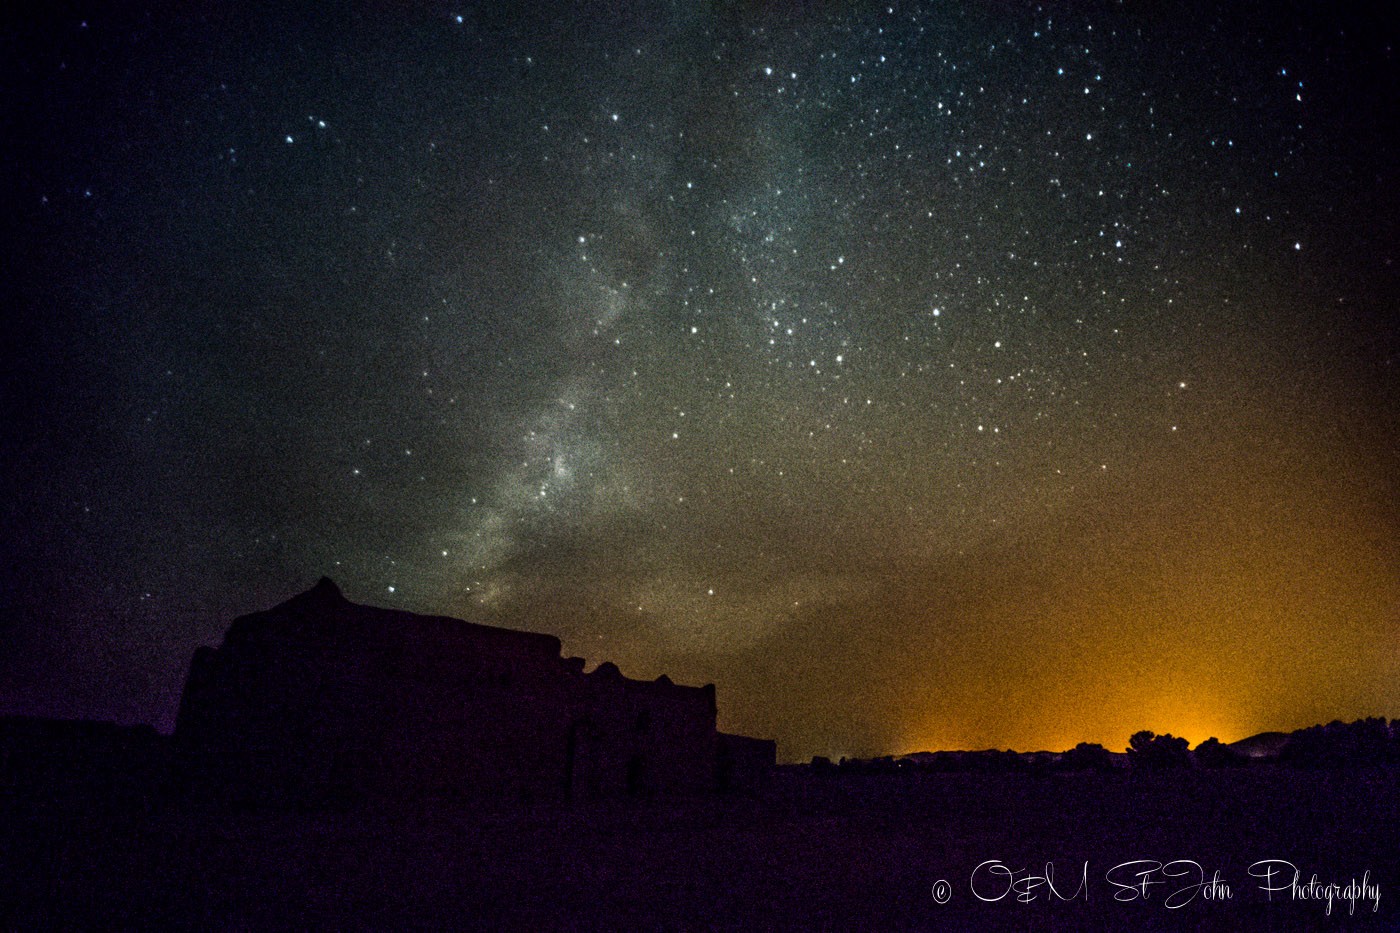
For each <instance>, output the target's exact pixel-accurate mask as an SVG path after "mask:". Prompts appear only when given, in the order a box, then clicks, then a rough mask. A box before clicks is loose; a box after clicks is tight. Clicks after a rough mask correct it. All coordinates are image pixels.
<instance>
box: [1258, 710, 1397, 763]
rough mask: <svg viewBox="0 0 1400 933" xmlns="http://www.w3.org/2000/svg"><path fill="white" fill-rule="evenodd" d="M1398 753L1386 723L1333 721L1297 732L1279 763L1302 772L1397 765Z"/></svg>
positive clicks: (1379, 719) (1289, 741) (1376, 721)
mask: <svg viewBox="0 0 1400 933" xmlns="http://www.w3.org/2000/svg"><path fill="white" fill-rule="evenodd" d="M1394 751H1395V743H1394V739H1393V737H1392V730H1391V727H1390V725H1389V724H1387V723H1386V721H1385V720H1384V719H1382V718H1380V717H1375V718H1371V719H1358V720H1356V721H1355V722H1353V723H1350V724H1348V723H1344V722H1341V721H1340V720H1333V721H1332V722H1329V723H1328V724H1327V725H1325V726H1309V727H1308V728H1306V729H1299V730H1298V731H1297V732H1294V733H1293V734H1292V735H1290V736H1289V737H1288V744H1287V745H1285V746H1284V747H1283V751H1282V752H1281V753H1280V754H1279V760H1280V761H1282V762H1285V763H1287V764H1290V765H1293V766H1295V767H1300V768H1340V767H1344V766H1347V765H1377V764H1384V763H1385V762H1387V761H1394V760H1395V756H1394Z"/></svg>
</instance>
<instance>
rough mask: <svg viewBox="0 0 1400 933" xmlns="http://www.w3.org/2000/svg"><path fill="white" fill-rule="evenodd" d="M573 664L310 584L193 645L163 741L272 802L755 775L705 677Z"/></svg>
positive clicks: (549, 790)
mask: <svg viewBox="0 0 1400 933" xmlns="http://www.w3.org/2000/svg"><path fill="white" fill-rule="evenodd" d="M583 668H584V661H583V659H582V658H563V657H561V656H560V642H559V639H557V638H555V637H554V636H552V635H543V634H537V633H532V632H519V631H512V630H510V629H502V628H494V627H490V626H484V625H476V624H473V623H469V622H464V621H461V620H459V619H450V618H445V617H434V616H422V615H417V614H414V613H410V612H402V611H396V610H389V609H379V608H375V607H372V606H361V605H357V604H355V603H351V602H349V601H348V600H346V599H345V597H344V596H342V595H341V593H340V590H339V589H338V588H337V587H336V585H335V584H334V583H332V582H331V581H330V580H327V579H324V578H323V579H322V580H321V581H320V582H319V583H318V584H317V585H316V586H315V587H314V588H312V589H311V590H309V591H307V592H305V593H302V594H301V595H299V596H295V597H293V598H292V599H290V600H288V601H287V602H285V603H283V604H281V605H280V606H276V607H275V608H273V609H270V610H267V611H266V612H259V613H254V614H252V615H247V616H243V617H241V618H239V619H237V620H235V621H234V623H233V625H232V626H231V627H230V628H229V630H228V632H227V633H226V634H225V636H224V641H223V644H222V645H221V646H220V647H218V648H207V647H205V648H200V649H199V650H198V651H196V652H195V656H194V662H193V665H192V667H191V670H190V675H189V680H188V683H187V684H186V686H185V692H184V696H183V697H182V699H181V703H180V712H179V716H178V719H177V721H176V727H175V743H176V747H177V750H178V753H179V755H180V757H181V760H182V761H183V762H184V763H185V767H186V769H187V773H189V774H190V776H191V779H192V780H193V781H194V782H195V783H197V784H200V785H209V786H211V787H217V788H222V789H223V790H224V791H225V792H227V793H230V794H232V795H233V796H235V797H238V798H243V799H247V800H252V801H261V802H270V803H278V802H281V803H302V802H311V803H314V802H324V801H328V800H337V799H350V800H353V799H363V798H384V797H388V798H422V797H460V798H464V799H477V798H483V797H485V798H493V799H503V800H512V801H536V800H577V799H593V798H598V797H610V796H627V795H630V796H647V795H651V794H696V793H704V792H709V791H712V790H714V789H716V787H717V785H718V784H719V783H720V782H723V783H724V784H725V786H726V787H728V786H733V785H734V784H735V783H736V781H737V780H749V779H750V778H751V776H752V775H754V774H757V772H759V771H761V770H762V765H761V763H760V761H761V760H762V759H763V756H764V754H765V752H764V750H761V749H759V748H758V746H755V745H752V744H748V745H746V744H744V743H746V742H747V743H753V742H757V741H758V740H745V739H742V737H727V736H726V737H724V739H723V744H721V736H720V734H719V733H718V732H717V731H716V729H715V690H714V685H712V684H708V685H706V686H704V687H686V686H680V685H677V684H673V683H672V682H671V681H670V679H669V678H667V677H665V676H664V675H663V676H662V677H659V678H657V679H656V680H655V681H640V680H631V679H629V678H626V677H624V676H622V674H621V672H619V671H618V669H617V667H616V666H615V665H613V664H611V663H603V664H600V665H599V666H598V667H597V669H595V670H593V671H592V672H589V673H584V670H583ZM759 744H760V745H764V746H766V754H767V758H766V761H767V762H768V764H769V766H770V767H771V765H772V761H773V756H772V751H773V747H772V743H759ZM721 748H723V749H726V752H725V755H724V756H721V755H720V750H721ZM736 750H737V751H736ZM736 762H737V764H736Z"/></svg>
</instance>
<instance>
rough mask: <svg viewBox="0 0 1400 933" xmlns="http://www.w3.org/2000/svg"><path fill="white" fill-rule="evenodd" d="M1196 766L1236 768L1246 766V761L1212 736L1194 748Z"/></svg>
mask: <svg viewBox="0 0 1400 933" xmlns="http://www.w3.org/2000/svg"><path fill="white" fill-rule="evenodd" d="M1194 754H1195V756H1196V764H1198V765H1200V766H1201V767H1202V768H1238V767H1240V766H1241V765H1244V764H1247V763H1248V759H1246V758H1245V756H1243V755H1241V754H1240V753H1239V752H1237V751H1235V750H1234V749H1233V748H1231V747H1230V746H1228V745H1222V744H1221V742H1220V740H1219V739H1217V738H1215V737H1214V736H1212V737H1210V738H1208V739H1206V740H1205V741H1204V742H1202V743H1201V744H1200V745H1197V746H1196V750H1195V752H1194Z"/></svg>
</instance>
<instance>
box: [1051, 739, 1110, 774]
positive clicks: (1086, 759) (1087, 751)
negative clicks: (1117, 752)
mask: <svg viewBox="0 0 1400 933" xmlns="http://www.w3.org/2000/svg"><path fill="white" fill-rule="evenodd" d="M1060 766H1061V767H1062V768H1064V769H1065V770H1066V771H1109V770H1112V768H1113V756H1112V755H1110V754H1109V751H1108V749H1106V748H1104V747H1103V746H1102V745H1100V744H1098V743H1097V742H1080V743H1079V744H1078V745H1076V746H1074V748H1072V749H1070V750H1069V751H1067V752H1065V754H1064V756H1063V757H1062V758H1061V759H1060Z"/></svg>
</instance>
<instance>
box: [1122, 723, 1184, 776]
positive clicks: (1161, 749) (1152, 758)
mask: <svg viewBox="0 0 1400 933" xmlns="http://www.w3.org/2000/svg"><path fill="white" fill-rule="evenodd" d="M1128 759H1129V760H1130V761H1131V762H1132V763H1133V767H1134V768H1150V769H1152V770H1154V771H1160V770H1165V769H1168V768H1183V767H1186V766H1188V765H1190V764H1191V754H1190V752H1188V751H1187V744H1186V740H1185V739H1179V738H1177V737H1176V736H1174V735H1172V734H1171V733H1166V734H1165V735H1157V734H1156V733H1154V732H1152V731H1151V730H1149V729H1144V730H1142V731H1141V732H1137V733H1134V735H1133V737H1132V738H1131V739H1129V740H1128Z"/></svg>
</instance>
